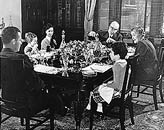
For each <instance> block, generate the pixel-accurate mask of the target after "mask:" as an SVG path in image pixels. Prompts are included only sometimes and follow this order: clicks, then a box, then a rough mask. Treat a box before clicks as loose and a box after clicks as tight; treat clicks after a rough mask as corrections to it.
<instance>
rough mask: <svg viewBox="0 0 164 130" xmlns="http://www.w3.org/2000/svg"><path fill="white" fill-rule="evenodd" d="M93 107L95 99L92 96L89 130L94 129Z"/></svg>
mask: <svg viewBox="0 0 164 130" xmlns="http://www.w3.org/2000/svg"><path fill="white" fill-rule="evenodd" d="M93 105H94V101H93V97H92V96H91V108H90V117H89V120H90V126H89V130H92V127H93V111H94V110H93Z"/></svg>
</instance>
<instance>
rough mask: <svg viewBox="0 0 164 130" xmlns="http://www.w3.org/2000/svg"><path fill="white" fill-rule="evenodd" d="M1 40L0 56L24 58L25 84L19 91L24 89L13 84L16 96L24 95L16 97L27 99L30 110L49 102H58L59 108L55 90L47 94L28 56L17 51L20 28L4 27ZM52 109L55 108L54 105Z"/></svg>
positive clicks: (37, 109)
mask: <svg viewBox="0 0 164 130" xmlns="http://www.w3.org/2000/svg"><path fill="white" fill-rule="evenodd" d="M2 42H3V49H2V51H1V52H0V57H1V58H4V57H5V58H7V59H20V60H21V59H22V60H24V68H23V69H24V80H25V84H26V85H24V86H22V87H24V88H22V89H21V91H22V90H25V91H22V92H20V89H19V88H17V87H16V86H13V87H15V88H14V89H16V90H14V91H15V92H18V94H17V95H16V96H17V97H19V96H22V95H24V97H20V98H18V99H21V98H24V99H27V100H25V101H27V103H28V105H29V109H30V110H31V111H32V112H37V111H40V110H43V108H47V107H48V106H49V105H50V103H51V104H53V106H54V107H55V104H58V108H59V106H60V102H59V100H58V97H57V94H56V93H55V91H54V96H53V97H49V94H48V92H47V91H46V88H45V84H44V82H43V81H42V80H41V79H40V78H39V76H38V75H37V73H36V72H35V71H34V68H33V65H32V63H31V62H30V60H29V58H28V56H27V55H25V54H19V53H17V52H18V51H19V49H20V45H21V32H20V30H19V29H18V28H16V27H6V28H4V30H3V31H2ZM1 71H3V70H1ZM1 87H2V86H1ZM11 90H13V88H11ZM9 91H10V90H9ZM22 93H23V94H22ZM19 94H20V95H19ZM2 97H3V87H2ZM13 98H15V97H13ZM50 99H51V100H50ZM18 102H19V101H18ZM54 109H56V107H55V108H54Z"/></svg>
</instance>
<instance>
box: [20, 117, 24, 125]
mask: <svg viewBox="0 0 164 130" xmlns="http://www.w3.org/2000/svg"><path fill="white" fill-rule="evenodd" d="M20 122H21V126H23V125H24V118H20Z"/></svg>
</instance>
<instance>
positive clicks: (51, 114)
mask: <svg viewBox="0 0 164 130" xmlns="http://www.w3.org/2000/svg"><path fill="white" fill-rule="evenodd" d="M50 130H54V113H50Z"/></svg>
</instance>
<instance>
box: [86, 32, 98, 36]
mask: <svg viewBox="0 0 164 130" xmlns="http://www.w3.org/2000/svg"><path fill="white" fill-rule="evenodd" d="M96 35H97V34H96V32H94V31H91V32H89V33H88V36H90V37H96Z"/></svg>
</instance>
